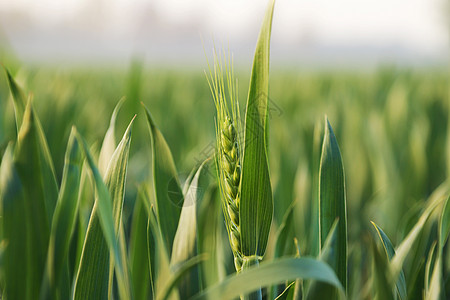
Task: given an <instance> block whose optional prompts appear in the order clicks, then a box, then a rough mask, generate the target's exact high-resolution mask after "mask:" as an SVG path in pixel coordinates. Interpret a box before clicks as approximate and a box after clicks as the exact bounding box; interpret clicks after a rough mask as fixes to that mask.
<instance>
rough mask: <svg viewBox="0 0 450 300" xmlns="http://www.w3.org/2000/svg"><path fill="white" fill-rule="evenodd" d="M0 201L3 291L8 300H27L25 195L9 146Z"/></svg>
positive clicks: (0, 172)
mask: <svg viewBox="0 0 450 300" xmlns="http://www.w3.org/2000/svg"><path fill="white" fill-rule="evenodd" d="M0 191H1V193H0V200H1V204H2V215H3V217H2V219H1V220H2V227H3V239H4V241H6V243H7V247H6V249H5V253H4V258H3V264H2V268H3V272H4V279H5V291H6V294H7V296H8V299H11V300H15V299H17V300H21V299H30V297H27V291H28V289H29V284H30V277H28V275H30V274H29V272H28V269H27V266H28V262H29V259H30V258H29V256H28V252H29V250H28V248H27V247H26V246H27V244H28V242H27V232H28V228H29V226H28V223H27V218H26V213H25V191H24V187H23V185H22V182H21V181H20V178H19V174H18V172H17V169H16V167H15V165H14V161H13V144H12V143H9V144H8V147H7V148H6V151H5V154H4V155H3V159H2V164H1V167H0Z"/></svg>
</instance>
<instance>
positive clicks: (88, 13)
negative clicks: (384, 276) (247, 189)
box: [0, 0, 449, 62]
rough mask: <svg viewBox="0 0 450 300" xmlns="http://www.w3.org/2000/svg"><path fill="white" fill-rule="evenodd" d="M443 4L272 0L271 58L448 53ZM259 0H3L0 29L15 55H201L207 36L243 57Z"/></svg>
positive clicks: (259, 13) (261, 6)
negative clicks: (273, 3) (274, 3)
mask: <svg viewBox="0 0 450 300" xmlns="http://www.w3.org/2000/svg"><path fill="white" fill-rule="evenodd" d="M445 1H447V2H448V0H314V1H312V0H278V1H277V2H276V5H275V13H274V19H273V32H272V53H273V57H274V59H275V60H277V59H279V60H280V61H282V60H283V59H286V60H291V59H298V60H299V61H303V60H306V61H307V60H308V59H310V60H311V61H314V60H317V61H319V62H320V61H323V59H325V61H326V60H327V59H330V60H340V59H342V60H343V61H346V60H355V59H356V60H357V59H360V60H361V61H365V60H373V61H374V62H375V61H377V62H379V61H383V60H387V61H396V60H397V59H399V60H402V59H403V60H411V61H415V60H424V61H426V60H430V61H439V60H442V59H444V60H445V59H447V58H448V57H449V55H448V53H449V39H448V37H449V30H448V27H449V25H448V24H449V23H448V13H447V14H446V13H445V12H446V6H445V5H444V4H446V3H445ZM447 4H448V3H447ZM266 5H267V1H265V0H264V1H261V0H259V1H257V0H245V1H243V0H240V1H238V0H214V1H213V0H209V1H208V0H59V1H57V0H40V1H35V0H0V32H3V35H4V36H6V38H7V40H8V42H9V44H10V45H11V47H12V48H13V50H14V51H15V52H16V53H17V54H18V55H19V57H21V58H22V59H24V60H31V61H36V60H37V61H39V60H48V59H49V58H55V57H58V58H59V59H60V60H61V61H65V60H80V59H94V60H95V59H108V58H110V59H114V60H119V61H120V60H128V59H129V58H130V56H132V55H133V54H134V53H139V54H143V55H144V56H145V57H146V59H149V60H150V61H151V60H156V61H158V60H161V61H164V60H168V61H174V60H175V61H176V60H177V59H180V60H187V59H191V58H192V59H193V60H198V59H203V58H204V52H203V45H202V43H205V44H206V45H207V47H208V45H209V44H210V41H211V40H212V39H213V38H214V40H215V42H216V43H219V44H222V45H223V44H226V45H227V46H229V48H230V49H231V50H232V51H233V52H236V53H239V51H241V52H242V56H243V57H244V58H245V59H247V57H249V56H251V53H252V51H253V49H254V44H255V42H256V37H257V34H258V30H259V26H260V24H261V21H262V17H263V14H264V11H265V7H266ZM446 18H447V20H446ZM446 22H447V23H446ZM0 36H1V34H0ZM1 42H2V40H0V43H1ZM358 57H359V58H358ZM302 58H303V59H302Z"/></svg>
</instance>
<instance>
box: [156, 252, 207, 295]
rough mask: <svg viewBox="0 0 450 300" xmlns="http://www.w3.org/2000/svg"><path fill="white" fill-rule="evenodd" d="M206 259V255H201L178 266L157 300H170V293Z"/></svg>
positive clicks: (166, 281) (167, 279)
mask: <svg viewBox="0 0 450 300" xmlns="http://www.w3.org/2000/svg"><path fill="white" fill-rule="evenodd" d="M205 259H206V255H199V256H195V257H193V258H190V259H189V260H187V261H185V262H182V263H180V264H178V265H177V266H176V268H175V270H174V272H173V273H172V274H171V275H170V276H169V278H166V280H165V285H164V288H162V289H161V292H159V293H158V296H157V298H156V299H161V300H166V299H169V296H170V293H171V292H172V290H173V289H174V288H175V286H176V285H177V284H178V283H179V282H180V281H181V280H182V278H183V276H184V275H185V274H187V273H188V272H189V271H190V270H191V269H192V268H193V267H195V266H197V265H198V264H199V263H200V262H202V261H204V260H205Z"/></svg>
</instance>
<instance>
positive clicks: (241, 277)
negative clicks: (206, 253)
mask: <svg viewBox="0 0 450 300" xmlns="http://www.w3.org/2000/svg"><path fill="white" fill-rule="evenodd" d="M297 278H303V279H315V280H321V281H324V282H327V283H329V284H332V285H334V286H336V287H337V288H338V289H339V291H340V293H341V295H344V289H343V287H342V285H341V283H340V282H339V279H338V278H337V277H336V274H335V273H334V271H333V270H332V269H331V268H330V267H329V266H328V265H327V264H325V263H323V262H321V261H318V260H315V259H312V258H281V259H277V260H274V261H271V262H263V263H261V264H260V265H259V266H258V267H252V268H249V269H246V270H243V271H242V272H241V273H239V274H236V275H231V276H228V277H227V278H226V279H225V280H223V281H222V282H220V283H218V284H216V285H214V286H212V287H211V288H208V289H206V290H205V291H203V292H202V293H201V294H199V295H197V296H195V297H193V298H192V299H195V300H201V299H223V300H227V299H234V298H236V297H239V296H240V295H245V294H248V293H250V292H252V291H254V290H256V289H259V288H260V287H264V286H268V285H271V284H278V283H281V282H284V281H287V280H295V279H297Z"/></svg>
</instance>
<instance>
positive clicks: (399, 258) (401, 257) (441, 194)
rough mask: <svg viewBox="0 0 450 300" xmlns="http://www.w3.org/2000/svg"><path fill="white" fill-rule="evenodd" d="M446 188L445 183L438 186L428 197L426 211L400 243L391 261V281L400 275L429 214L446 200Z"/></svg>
mask: <svg viewBox="0 0 450 300" xmlns="http://www.w3.org/2000/svg"><path fill="white" fill-rule="evenodd" d="M447 192H448V187H447V185H446V183H444V184H442V185H441V186H439V187H438V188H437V189H436V190H435V191H434V192H433V194H432V195H431V196H430V197H429V200H428V203H427V206H426V209H425V210H424V212H423V213H422V215H421V216H420V218H419V220H418V221H417V222H416V224H415V225H414V227H413V228H412V229H411V230H410V232H409V233H408V235H407V236H406V238H405V239H404V240H403V241H402V243H401V244H400V245H399V246H398V247H397V250H396V253H395V255H394V256H393V257H392V259H391V263H390V266H391V275H392V279H394V280H396V279H397V278H398V276H399V275H400V272H401V270H402V266H403V263H404V261H405V259H406V256H407V255H408V253H409V251H410V249H412V248H413V245H414V244H415V242H416V240H417V238H418V237H419V235H420V233H421V232H422V230H423V228H424V226H425V223H426V222H427V221H428V219H429V218H430V216H431V213H432V212H433V211H434V209H435V208H436V207H437V206H439V205H440V204H441V203H442V202H443V201H444V200H445V199H447Z"/></svg>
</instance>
